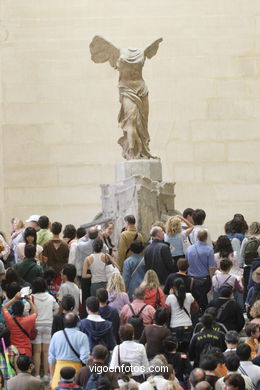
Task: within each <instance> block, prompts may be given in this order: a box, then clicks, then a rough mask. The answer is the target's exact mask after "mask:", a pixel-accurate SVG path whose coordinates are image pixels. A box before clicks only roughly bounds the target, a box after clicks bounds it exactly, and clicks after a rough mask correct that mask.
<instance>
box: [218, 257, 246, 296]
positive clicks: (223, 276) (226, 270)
mask: <svg viewBox="0 0 260 390" xmlns="http://www.w3.org/2000/svg"><path fill="white" fill-rule="evenodd" d="M231 269H232V261H231V260H230V259H228V258H223V259H221V260H220V271H216V273H215V275H214V276H213V277H212V291H213V298H214V299H216V298H218V297H219V291H220V288H221V286H223V285H226V284H228V285H230V286H232V287H233V293H234V294H235V293H237V292H238V293H242V292H243V291H244V288H243V286H242V284H240V283H239V281H238V279H237V278H236V277H235V276H234V275H233V274H232V272H231Z"/></svg>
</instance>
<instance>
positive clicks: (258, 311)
mask: <svg viewBox="0 0 260 390" xmlns="http://www.w3.org/2000/svg"><path fill="white" fill-rule="evenodd" d="M250 316H251V317H252V318H259V317H260V299H258V300H257V301H255V303H254V304H253V306H252V308H251V310H250Z"/></svg>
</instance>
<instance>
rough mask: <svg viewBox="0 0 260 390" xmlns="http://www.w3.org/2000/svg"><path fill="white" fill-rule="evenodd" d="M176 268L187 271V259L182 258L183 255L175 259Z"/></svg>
mask: <svg viewBox="0 0 260 390" xmlns="http://www.w3.org/2000/svg"><path fill="white" fill-rule="evenodd" d="M177 268H178V270H179V271H181V272H187V271H188V268H189V263H188V260H187V259H184V258H183V257H181V258H180V259H179V260H178V261H177Z"/></svg>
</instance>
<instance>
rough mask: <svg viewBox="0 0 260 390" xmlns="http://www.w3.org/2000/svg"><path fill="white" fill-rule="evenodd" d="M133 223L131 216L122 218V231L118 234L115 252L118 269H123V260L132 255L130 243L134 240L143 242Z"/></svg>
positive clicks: (133, 219)
mask: <svg viewBox="0 0 260 390" xmlns="http://www.w3.org/2000/svg"><path fill="white" fill-rule="evenodd" d="M135 223H136V220H135V217H134V216H133V215H127V216H126V217H125V218H124V231H122V233H121V234H120V237H119V243H118V252H117V262H118V265H119V267H120V269H123V264H124V261H125V259H127V258H128V257H129V256H131V255H132V252H131V249H130V245H131V243H132V242H133V241H136V240H137V241H141V242H143V237H142V234H141V233H139V232H138V231H137V229H136V226H135Z"/></svg>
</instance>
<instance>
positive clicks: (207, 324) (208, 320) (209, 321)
mask: <svg viewBox="0 0 260 390" xmlns="http://www.w3.org/2000/svg"><path fill="white" fill-rule="evenodd" d="M200 322H201V323H202V325H203V327H204V328H205V329H212V325H213V317H212V315H211V314H208V313H204V314H203V316H202V317H201V318H200Z"/></svg>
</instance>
